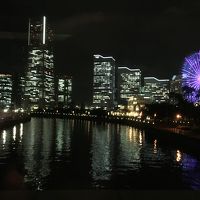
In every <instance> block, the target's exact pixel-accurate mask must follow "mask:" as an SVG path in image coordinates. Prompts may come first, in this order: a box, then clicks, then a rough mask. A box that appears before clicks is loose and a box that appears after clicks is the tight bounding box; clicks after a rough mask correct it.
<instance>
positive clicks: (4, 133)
mask: <svg viewBox="0 0 200 200" xmlns="http://www.w3.org/2000/svg"><path fill="white" fill-rule="evenodd" d="M6 134H7V133H6V131H5V130H4V131H3V134H2V137H3V145H4V144H5V143H6Z"/></svg>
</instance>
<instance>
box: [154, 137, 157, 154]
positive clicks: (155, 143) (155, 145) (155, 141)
mask: <svg viewBox="0 0 200 200" xmlns="http://www.w3.org/2000/svg"><path fill="white" fill-rule="evenodd" d="M157 152H158V150H157V140H154V141H153V153H155V154H156V153H157Z"/></svg>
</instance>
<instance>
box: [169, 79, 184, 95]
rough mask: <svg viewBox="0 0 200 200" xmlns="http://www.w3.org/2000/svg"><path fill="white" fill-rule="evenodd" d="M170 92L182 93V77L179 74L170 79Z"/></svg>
mask: <svg viewBox="0 0 200 200" xmlns="http://www.w3.org/2000/svg"><path fill="white" fill-rule="evenodd" d="M170 92H173V93H175V94H182V79H181V75H174V76H173V77H172V79H171V80H170Z"/></svg>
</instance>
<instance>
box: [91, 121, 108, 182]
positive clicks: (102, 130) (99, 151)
mask: <svg viewBox="0 0 200 200" xmlns="http://www.w3.org/2000/svg"><path fill="white" fill-rule="evenodd" d="M110 126H111V125H110V124H107V125H102V126H96V125H94V126H93V130H92V132H93V134H92V144H91V155H92V157H91V160H92V164H91V167H92V171H91V175H92V178H93V180H95V181H97V180H109V179H110V171H111V163H110V162H111V157H110V156H111V155H110V151H111V149H110V148H111V147H110V142H111V141H110V138H111V137H110Z"/></svg>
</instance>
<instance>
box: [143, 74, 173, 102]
mask: <svg viewBox="0 0 200 200" xmlns="http://www.w3.org/2000/svg"><path fill="white" fill-rule="evenodd" d="M143 93H144V96H145V99H148V100H149V102H151V103H165V102H167V101H168V99H169V79H157V78H155V77H144V88H143Z"/></svg>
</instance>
